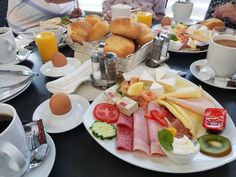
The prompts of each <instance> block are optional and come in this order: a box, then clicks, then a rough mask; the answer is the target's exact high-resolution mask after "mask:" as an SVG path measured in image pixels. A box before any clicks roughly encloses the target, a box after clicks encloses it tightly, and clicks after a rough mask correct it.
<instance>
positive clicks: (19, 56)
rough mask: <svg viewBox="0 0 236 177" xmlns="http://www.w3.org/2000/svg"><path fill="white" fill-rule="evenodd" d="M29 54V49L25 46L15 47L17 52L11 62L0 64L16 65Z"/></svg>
mask: <svg viewBox="0 0 236 177" xmlns="http://www.w3.org/2000/svg"><path fill="white" fill-rule="evenodd" d="M29 55H30V51H29V50H28V49H26V48H20V49H17V54H16V58H15V60H13V61H12V62H11V63H7V64H1V63H0V65H16V64H19V63H21V62H22V61H24V60H26V59H27V58H28V57H29Z"/></svg>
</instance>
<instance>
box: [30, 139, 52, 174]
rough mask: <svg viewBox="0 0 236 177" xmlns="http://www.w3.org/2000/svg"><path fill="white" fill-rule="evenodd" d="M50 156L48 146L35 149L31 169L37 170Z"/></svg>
mask: <svg viewBox="0 0 236 177" xmlns="http://www.w3.org/2000/svg"><path fill="white" fill-rule="evenodd" d="M48 154H49V147H48V144H46V143H44V144H41V145H39V146H38V147H37V148H35V149H34V150H33V151H32V153H31V160H30V166H29V168H30V169H33V168H36V167H38V166H39V165H41V164H42V163H43V161H44V160H45V159H46V158H47V156H48Z"/></svg>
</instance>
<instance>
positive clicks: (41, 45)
mask: <svg viewBox="0 0 236 177" xmlns="http://www.w3.org/2000/svg"><path fill="white" fill-rule="evenodd" d="M35 41H36V44H37V46H38V51H39V54H40V56H41V58H42V61H43V63H45V62H47V61H49V60H50V59H51V57H52V54H53V53H55V52H56V51H58V48H57V40H56V37H55V34H54V33H53V32H50V31H43V32H40V33H39V34H37V35H36V37H35Z"/></svg>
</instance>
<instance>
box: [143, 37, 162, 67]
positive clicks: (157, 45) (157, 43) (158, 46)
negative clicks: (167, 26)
mask: <svg viewBox="0 0 236 177" xmlns="http://www.w3.org/2000/svg"><path fill="white" fill-rule="evenodd" d="M163 43H164V40H163V38H161V37H159V36H157V37H155V39H154V40H153V43H152V51H151V54H150V56H149V59H148V60H147V61H146V65H147V66H149V67H153V68H156V67H158V66H160V61H161V60H160V59H161V50H162V47H163Z"/></svg>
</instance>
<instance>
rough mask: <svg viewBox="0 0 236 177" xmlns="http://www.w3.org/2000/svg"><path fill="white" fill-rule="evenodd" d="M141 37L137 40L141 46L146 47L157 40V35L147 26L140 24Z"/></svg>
mask: <svg viewBox="0 0 236 177" xmlns="http://www.w3.org/2000/svg"><path fill="white" fill-rule="evenodd" d="M139 25H140V27H141V36H140V37H139V38H138V39H137V40H136V41H137V43H138V44H139V45H144V44H146V43H148V42H150V41H151V40H153V39H154V38H155V34H154V33H153V32H152V30H151V28H149V27H148V26H147V25H146V24H144V23H140V24H139Z"/></svg>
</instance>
